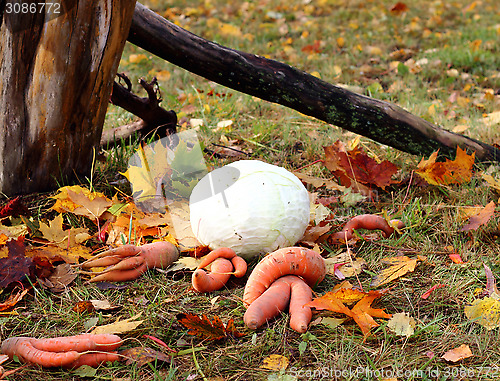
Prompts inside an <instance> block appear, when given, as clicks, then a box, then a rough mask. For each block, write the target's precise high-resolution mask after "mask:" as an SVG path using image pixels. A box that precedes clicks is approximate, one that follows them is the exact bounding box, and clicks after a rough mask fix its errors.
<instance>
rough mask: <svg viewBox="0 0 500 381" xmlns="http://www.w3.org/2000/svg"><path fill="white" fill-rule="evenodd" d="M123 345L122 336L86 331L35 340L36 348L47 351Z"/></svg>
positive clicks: (88, 349) (84, 349)
mask: <svg viewBox="0 0 500 381" xmlns="http://www.w3.org/2000/svg"><path fill="white" fill-rule="evenodd" d="M121 345H122V340H121V338H120V336H117V335H112V334H99V335H95V334H92V333H84V334H81V335H75V336H65V337H64V338H61V337H56V338H48V339H37V340H34V341H33V346H34V347H35V348H36V349H40V350H42V351H47V352H67V351H77V352H85V351H114V350H115V349H117V348H119V347H120V346H121Z"/></svg>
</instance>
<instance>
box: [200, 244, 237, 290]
mask: <svg viewBox="0 0 500 381" xmlns="http://www.w3.org/2000/svg"><path fill="white" fill-rule="evenodd" d="M210 264H211V266H210V272H209V273H207V272H206V271H205V270H203V268H204V267H207V266H208V265H210ZM246 272H247V263H246V262H245V260H244V259H243V258H241V257H239V256H237V255H236V253H235V252H234V250H233V249H230V248H228V247H221V248H218V249H215V250H213V251H211V252H210V253H208V254H207V255H206V256H205V257H204V258H203V260H202V261H201V263H200V264H199V265H198V268H197V269H196V270H195V272H194V273H193V276H192V280H191V282H192V285H193V288H194V289H195V290H196V291H198V292H211V291H216V290H220V289H221V288H222V287H224V285H225V284H226V283H227V281H228V280H229V278H230V277H231V275H234V276H235V277H237V278H241V277H243V276H244V275H245V274H246Z"/></svg>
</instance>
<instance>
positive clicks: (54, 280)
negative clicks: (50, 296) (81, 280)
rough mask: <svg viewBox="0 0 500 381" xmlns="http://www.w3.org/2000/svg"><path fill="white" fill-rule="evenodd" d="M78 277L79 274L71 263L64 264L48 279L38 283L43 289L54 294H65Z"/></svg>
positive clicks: (57, 267)
mask: <svg viewBox="0 0 500 381" xmlns="http://www.w3.org/2000/svg"><path fill="white" fill-rule="evenodd" d="M77 277H78V273H76V272H75V271H73V269H72V268H71V265H70V264H69V263H62V264H60V265H58V266H56V268H55V270H54V272H53V273H52V274H51V275H50V276H49V277H47V278H44V279H40V278H38V281H39V282H40V284H41V285H42V287H43V288H45V289H48V290H50V291H52V292H56V293H57V292H63V291H65V290H66V289H67V288H68V286H69V285H70V284H71V283H72V282H73V281H74V280H75V279H76V278H77Z"/></svg>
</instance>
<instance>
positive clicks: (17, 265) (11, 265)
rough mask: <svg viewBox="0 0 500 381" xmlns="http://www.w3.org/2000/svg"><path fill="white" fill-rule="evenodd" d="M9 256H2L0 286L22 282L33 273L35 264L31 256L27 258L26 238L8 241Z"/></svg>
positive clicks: (0, 259) (0, 260) (0, 261)
mask: <svg viewBox="0 0 500 381" xmlns="http://www.w3.org/2000/svg"><path fill="white" fill-rule="evenodd" d="M6 246H7V250H8V257H7V258H0V287H7V286H8V285H9V284H11V283H14V282H22V281H23V280H25V279H26V278H27V277H29V276H30V275H32V274H33V272H34V264H33V261H32V260H31V258H26V256H25V255H24V254H25V250H26V245H25V244H24V238H23V237H19V238H18V239H17V240H11V241H9V242H7V243H6Z"/></svg>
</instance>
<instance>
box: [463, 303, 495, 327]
mask: <svg viewBox="0 0 500 381" xmlns="http://www.w3.org/2000/svg"><path fill="white" fill-rule="evenodd" d="M464 311H465V316H467V318H468V319H469V320H472V321H474V322H476V323H478V324H480V325H482V326H483V327H485V328H486V329H487V330H491V329H494V328H497V327H500V301H498V300H496V299H494V298H491V297H486V298H484V299H478V300H475V301H474V303H472V304H471V305H470V306H465V310H464Z"/></svg>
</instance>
